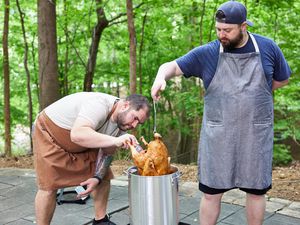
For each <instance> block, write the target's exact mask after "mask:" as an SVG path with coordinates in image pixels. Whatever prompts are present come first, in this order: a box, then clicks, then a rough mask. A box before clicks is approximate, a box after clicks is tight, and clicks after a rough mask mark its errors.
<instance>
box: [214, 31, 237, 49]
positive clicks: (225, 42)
mask: <svg viewBox="0 0 300 225" xmlns="http://www.w3.org/2000/svg"><path fill="white" fill-rule="evenodd" d="M218 39H219V41H220V42H221V44H222V46H223V47H224V48H225V49H228V50H231V49H234V48H236V47H237V46H238V45H239V44H240V43H241V42H242V40H243V32H242V30H240V33H239V34H238V36H237V37H235V38H234V39H232V40H229V39H227V38H223V39H220V38H219V37H218Z"/></svg>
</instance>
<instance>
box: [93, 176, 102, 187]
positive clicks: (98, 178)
mask: <svg viewBox="0 0 300 225" xmlns="http://www.w3.org/2000/svg"><path fill="white" fill-rule="evenodd" d="M93 178H96V179H97V180H98V182H99V183H98V185H99V184H101V181H102V179H101V178H100V177H98V176H96V175H95V176H93Z"/></svg>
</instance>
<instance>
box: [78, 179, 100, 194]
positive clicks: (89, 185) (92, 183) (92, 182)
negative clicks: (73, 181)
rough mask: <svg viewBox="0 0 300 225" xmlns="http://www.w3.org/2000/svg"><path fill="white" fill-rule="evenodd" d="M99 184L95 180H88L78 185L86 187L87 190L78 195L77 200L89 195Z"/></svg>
mask: <svg viewBox="0 0 300 225" xmlns="http://www.w3.org/2000/svg"><path fill="white" fill-rule="evenodd" d="M98 184H99V180H98V179H97V178H89V179H87V180H86V181H83V182H81V183H80V186H85V185H86V186H87V189H86V190H85V191H83V192H81V193H80V194H78V195H77V198H82V197H85V196H87V195H89V194H90V193H91V192H92V191H93V190H94V189H95V188H96V186H97V185H98Z"/></svg>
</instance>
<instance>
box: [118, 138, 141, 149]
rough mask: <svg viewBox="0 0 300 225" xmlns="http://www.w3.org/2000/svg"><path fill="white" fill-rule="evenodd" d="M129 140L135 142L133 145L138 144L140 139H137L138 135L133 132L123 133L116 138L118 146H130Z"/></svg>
mask: <svg viewBox="0 0 300 225" xmlns="http://www.w3.org/2000/svg"><path fill="white" fill-rule="evenodd" d="M127 142H129V143H131V144H133V145H138V144H139V143H138V141H137V139H136V137H135V136H134V135H132V134H124V135H121V136H119V137H117V138H116V142H115V145H116V146H117V147H122V148H126V149H128V148H129V145H128V144H127Z"/></svg>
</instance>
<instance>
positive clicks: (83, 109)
mask: <svg viewBox="0 0 300 225" xmlns="http://www.w3.org/2000/svg"><path fill="white" fill-rule="evenodd" d="M116 99H118V98H117V97H115V96H112V95H108V94H104V93H99V92H79V93H75V94H71V95H68V96H65V97H63V98H61V99H60V100H58V101H56V102H54V103H53V104H51V105H49V106H48V107H47V108H45V113H46V115H47V116H48V117H49V118H50V119H51V120H52V121H53V122H54V123H55V124H56V125H57V126H59V127H62V128H65V129H67V130H71V128H72V126H73V124H74V122H75V120H76V119H77V118H78V117H82V118H84V119H87V120H88V121H90V122H91V124H92V128H93V129H94V130H96V131H97V132H99V133H104V134H108V135H111V136H117V135H118V134H119V133H120V132H119V129H118V127H117V124H116V123H113V122H111V121H110V120H108V121H106V120H107V117H108V115H109V113H110V112H111V110H112V107H113V105H114V102H115V101H116Z"/></svg>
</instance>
